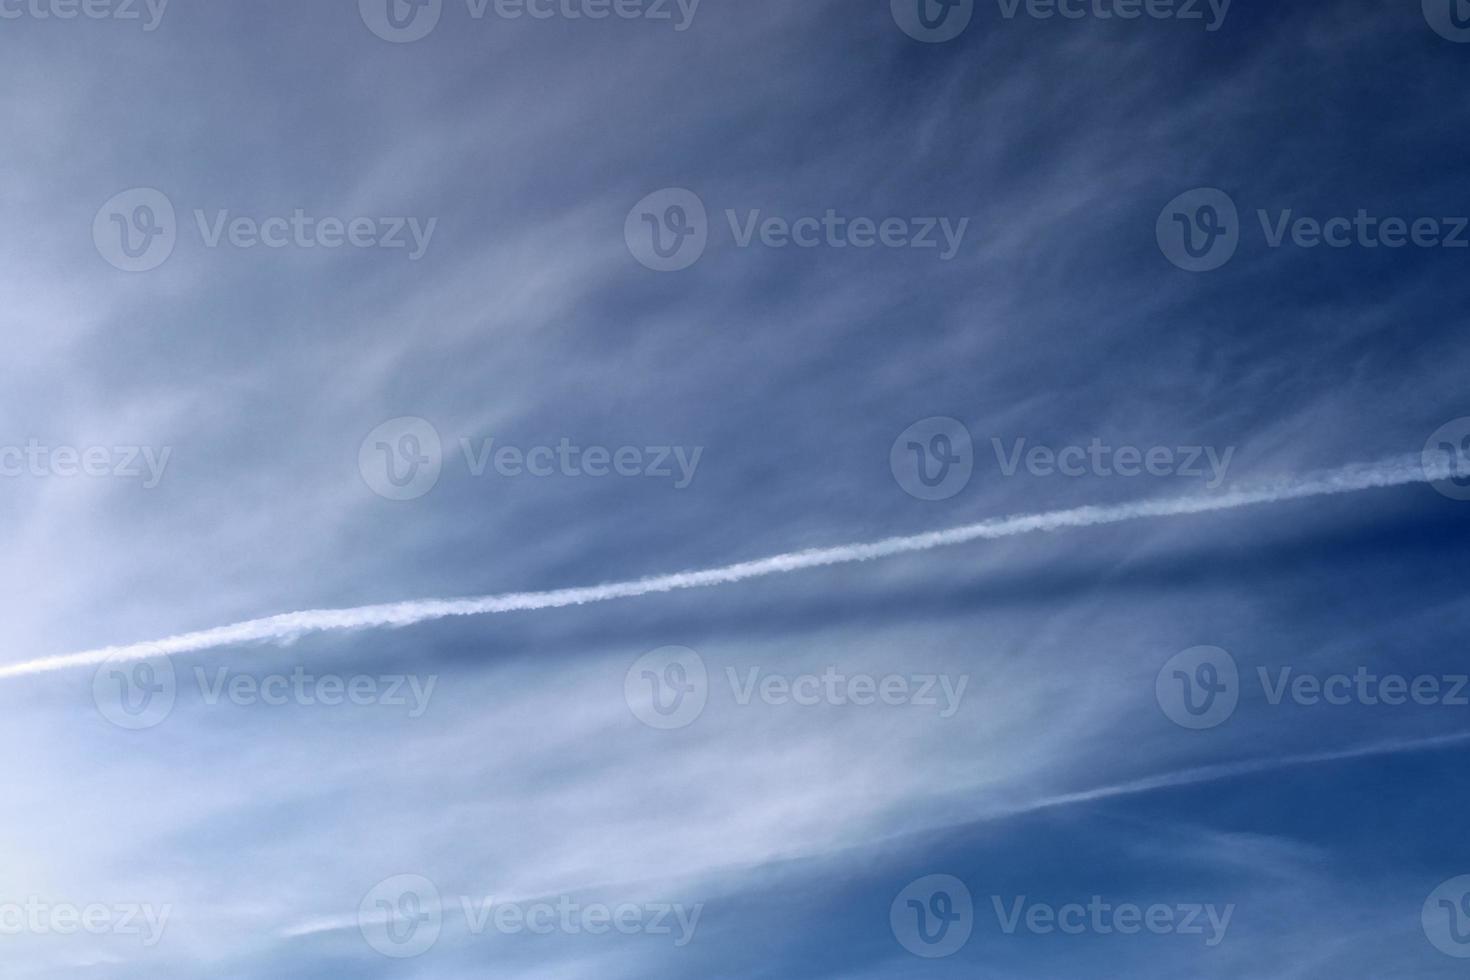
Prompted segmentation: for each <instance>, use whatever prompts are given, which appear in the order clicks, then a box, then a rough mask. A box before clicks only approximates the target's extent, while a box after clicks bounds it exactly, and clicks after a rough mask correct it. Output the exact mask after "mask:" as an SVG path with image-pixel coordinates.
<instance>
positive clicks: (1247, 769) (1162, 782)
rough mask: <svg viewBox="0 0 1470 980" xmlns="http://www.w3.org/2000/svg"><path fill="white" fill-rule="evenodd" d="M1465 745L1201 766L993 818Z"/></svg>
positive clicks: (1407, 743) (1420, 743)
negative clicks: (1328, 764) (1332, 763)
mask: <svg viewBox="0 0 1470 980" xmlns="http://www.w3.org/2000/svg"><path fill="white" fill-rule="evenodd" d="M1466 742H1470V732H1451V733H1449V734H1446V735H1432V736H1427V737H1423V738H1394V739H1387V740H1384V741H1381V742H1370V743H1367V744H1363V745H1355V746H1352V747H1350V748H1345V749H1332V750H1327V751H1322V752H1307V753H1302V754H1299V755H1283V756H1277V757H1275V758H1264V759H1247V760H1245V761H1243V762H1222V763H1217V764H1215V765H1210V766H1199V767H1196V768H1194V769H1181V770H1179V771H1177V772H1168V773H1162V774H1160V775H1157V776H1146V777H1144V778H1142V779H1135V780H1131V781H1129V782H1126V783H1118V784H1116V785H1114V786H1098V787H1095V788H1093V789H1085V790H1080V791H1078V792H1075V793H1062V794H1059V795H1057V796H1049V797H1045V798H1043V799H1039V800H1031V801H1028V802H1026V803H1022V804H1019V805H1017V806H1014V807H1012V808H1009V809H1006V810H1003V811H1002V812H1000V813H999V814H996V815H994V818H996V819H1005V818H1008V817H1015V816H1023V815H1025V814H1030V813H1036V812H1039V811H1041V810H1052V809H1056V808H1058V807H1068V806H1079V805H1082V804H1086V803H1096V802H1099V801H1101V800H1111V799H1117V798H1119V797H1126V796H1139V795H1142V794H1145V793H1155V792H1159V791H1160V790H1170V789H1183V788H1184V787H1187V786H1199V785H1202V784H1204V783H1215V782H1221V781H1223V780H1227V779H1239V778H1242V777H1245V776H1256V775H1261V774H1264V773H1269V772H1276V771H1278V770H1282V769H1298V768H1301V767H1304V766H1315V765H1323V764H1325V763H1331V762H1351V761H1354V760H1356V759H1369V758H1376V757H1378V756H1385V755H1402V754H1405V753H1410V752H1423V751H1427V750H1430V749H1443V748H1449V747H1451V746H1455V745H1463V744H1464V743H1466Z"/></svg>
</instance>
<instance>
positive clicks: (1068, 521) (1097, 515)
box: [0, 457, 1453, 679]
mask: <svg viewBox="0 0 1470 980" xmlns="http://www.w3.org/2000/svg"><path fill="white" fill-rule="evenodd" d="M1452 472H1453V465H1452V462H1451V461H1450V459H1449V458H1448V457H1446V458H1445V459H1444V460H1442V461H1440V462H1433V463H1431V462H1430V461H1428V460H1421V459H1420V458H1419V457H1403V458H1400V459H1395V460H1387V461H1383V462H1379V463H1355V464H1351V465H1348V466H1344V467H1341V468H1339V469H1335V470H1328V471H1326V472H1323V473H1319V474H1315V475H1313V476H1310V477H1304V478H1300V479H1295V480H1282V481H1277V482H1273V483H1262V484H1256V485H1253V486H1247V487H1240V488H1237V489H1233V490H1230V491H1228V492H1226V493H1222V494H1217V495H1214V496H1202V497H1173V498H1166V499H1162V500H1144V501H1136V502H1133V503H1127V504H1114V505H1109V506H1088V507H1074V508H1072V509H1070V510H1056V511H1049V512H1047V513H1042V514H1023V515H1019V516H1014V517H1000V518H993V519H991V520H987V521H981V522H980V523H978V524H968V525H965V526H963V527H956V528H951V529H949V530H946V531H931V532H929V533H927V534H915V535H911V536H908V537H898V538H887V539H885V540H883V541H875V542H872V543H869V544H850V545H841V546H838V547H833V548H812V549H809V550H806V551H797V552H791V553H789V554H784V555H775V556H773V557H770V558H762V559H759V560H756V561H748V562H741V563H739V564H735V565H724V566H721V567H719V568H708V569H704V570H702V571H691V572H677V573H675V574H673V575H656V576H652V577H650V578H641V579H637V580H635V581H631V582H613V583H609V584H606V585H592V586H585V587H581V588H572V589H556V590H553V591H549V592H513V593H508V594H505V595H494V596H482V597H479V598H470V599H422V600H413V601H408V602H393V603H385V604H382V605H376V606H359V607H357V608H354V609H311V610H306V611H303V612H293V613H283V614H281V615H278V616H268V617H266V618H264V619H252V620H247V621H246V622H243V623H235V624H233V625H231V626H217V627H215V628H213V629H207V630H200V631H198V632H195V633H183V634H180V635H178V636H171V637H167V638H165V639H162V640H149V641H146V642H143V643H131V644H125V645H122V646H110V647H101V648H98V649H96V650H84V651H82V652H80V653H68V654H60V655H57V656H51V657H42V658H40V659H37V660H28V661H25V662H24V663H18V664H11V665H9V666H6V667H0V679H5V678H11V677H21V676H26V675H30V674H43V673H49V672H51V671H56V670H65V669H67V668H72V667H91V666H97V665H99V664H103V663H107V662H109V661H111V662H121V661H130V660H146V659H148V658H149V657H160V656H168V655H170V654H175V653H194V652H198V651H201V650H212V649H216V648H218V647H224V646H232V645H235V644H239V643H255V642H262V641H277V642H287V641H290V640H294V639H296V638H297V637H299V636H302V635H304V634H307V633H317V632H323V631H329V630H352V629H372V628H378V627H401V626H411V625H413V624H414V623H422V622H426V621H429V620H435V619H444V618H447V617H450V616H482V615H489V614H494V613H507V612H526V611H530V610H536V609H560V608H564V607H567V606H580V605H585V604H587V603H592V602H607V601H609V600H612V599H627V598H632V597H634V596H643V595H652V594H654V593H659V592H674V591H677V590H680V589H698V588H705V587H708V586H712V585H729V584H731V583H735V582H743V581H745V580H746V579H753V578H762V577H764V576H767V575H779V574H782V573H785V572H795V571H799V570H802V569H807V568H821V567H824V566H827V565H840V564H846V563H848V562H861V561H871V560H872V559H875V558H888V557H891V556H893V555H903V554H910V553H912V552H917V551H928V550H930V549H932V548H943V547H947V546H950V545H957V544H965V543H967V542H970V541H982V540H991V539H995V538H1008V537H1012V536H1014V535H1018V534H1029V533H1032V532H1038V531H1059V530H1063V529H1065V528H1076V527H1092V526H1095V525H1099V524H1117V523H1120V522H1123V521H1133V520H1139V519H1141V518H1145V517H1177V516H1183V515H1187V514H1204V513H1208V512H1211V511H1219V510H1233V509H1235V508H1237V507H1249V506H1251V505H1254V504H1267V503H1276V502H1279V501H1286V500H1300V499H1302V498H1304V497H1322V496H1327V495H1330V494H1342V493H1353V492H1355V491H1358V490H1369V489H1373V488H1375V487H1395V486H1404V485H1407V484H1411V483H1426V482H1431V481H1434V480H1442V479H1445V478H1447V477H1448V476H1449V475H1450V474H1451V473H1452Z"/></svg>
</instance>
